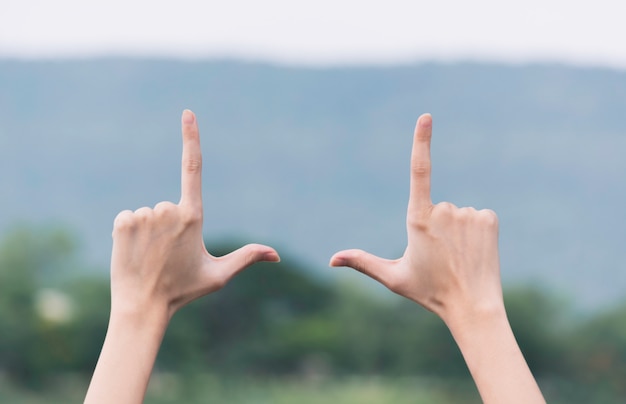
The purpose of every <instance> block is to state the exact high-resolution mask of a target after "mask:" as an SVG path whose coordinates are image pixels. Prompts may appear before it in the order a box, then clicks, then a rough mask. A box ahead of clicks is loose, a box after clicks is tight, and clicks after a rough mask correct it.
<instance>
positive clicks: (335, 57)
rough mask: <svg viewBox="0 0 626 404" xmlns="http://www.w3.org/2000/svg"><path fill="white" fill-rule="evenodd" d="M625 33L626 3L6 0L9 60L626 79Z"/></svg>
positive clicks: (1, 21)
mask: <svg viewBox="0 0 626 404" xmlns="http://www.w3.org/2000/svg"><path fill="white" fill-rule="evenodd" d="M625 21H626V1H624V0H595V1H594V2H591V1H580V0H569V1H568V0H552V1H551V0H523V1H518V0H514V1H505V0H473V1H469V0H431V1H429V2H425V1H419V0H415V1H408V0H385V1H382V0H381V1H370V0H344V1H342V0H316V1H297V0H263V1H261V0H258V1H251V0H221V1H202V0H176V1H174V0H171V1H165V0H106V1H99V0H94V1H88V0H54V1H52V0H0V58H2V57H19V58H24V57H26V58H32V57H35V58H39V57H77V56H78V57H91V56H102V55H130V56H168V57H169V56H173V57H185V58H189V57H191V58H207V57H209V58H215V57H230V58H243V59H251V60H264V61H271V62H278V63H287V64H307V65H310V64H313V65H337V64H360V63H367V64H391V63H407V62H412V61H421V60H433V59H435V60H459V59H472V60H488V61H505V62H529V61H554V62H563V63H573V64H582V65H593V66H597V65H599V66H609V67H617V68H620V69H626V22H625Z"/></svg>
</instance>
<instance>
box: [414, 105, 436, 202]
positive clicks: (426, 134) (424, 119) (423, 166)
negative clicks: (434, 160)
mask: <svg viewBox="0 0 626 404" xmlns="http://www.w3.org/2000/svg"><path fill="white" fill-rule="evenodd" d="M432 129H433V121H432V117H431V116H430V114H424V115H422V116H420V117H419V119H418V120H417V124H416V125H415V135H414V138H413V150H412V152H411V190H410V197H409V209H416V210H417V211H424V210H426V209H429V208H430V207H431V206H432V201H431V199H430V172H431V164H430V138H431V136H432Z"/></svg>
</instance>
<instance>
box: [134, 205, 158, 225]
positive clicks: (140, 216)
mask: <svg viewBox="0 0 626 404" xmlns="http://www.w3.org/2000/svg"><path fill="white" fill-rule="evenodd" d="M153 213H154V212H153V211H152V209H150V208H148V207H143V208H139V209H137V210H136V211H135V213H134V214H133V215H134V216H135V217H136V219H137V220H138V221H141V222H145V221H146V220H149V219H150V217H151V216H152V214H153Z"/></svg>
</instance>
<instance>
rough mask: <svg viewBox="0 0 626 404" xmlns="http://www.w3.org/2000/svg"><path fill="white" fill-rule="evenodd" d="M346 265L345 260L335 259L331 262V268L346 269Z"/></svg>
mask: <svg viewBox="0 0 626 404" xmlns="http://www.w3.org/2000/svg"><path fill="white" fill-rule="evenodd" d="M346 263H347V261H346V259H345V258H335V259H333V260H332V261H331V262H330V266H331V267H345V266H346Z"/></svg>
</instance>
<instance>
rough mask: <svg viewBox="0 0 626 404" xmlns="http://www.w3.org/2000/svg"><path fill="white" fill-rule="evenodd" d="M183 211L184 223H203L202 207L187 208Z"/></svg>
mask: <svg viewBox="0 0 626 404" xmlns="http://www.w3.org/2000/svg"><path fill="white" fill-rule="evenodd" d="M183 212H184V213H183V215H182V220H183V224H185V225H193V224H197V223H202V209H194V208H187V209H185V210H184V211H183Z"/></svg>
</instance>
